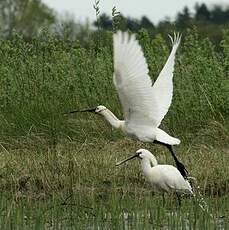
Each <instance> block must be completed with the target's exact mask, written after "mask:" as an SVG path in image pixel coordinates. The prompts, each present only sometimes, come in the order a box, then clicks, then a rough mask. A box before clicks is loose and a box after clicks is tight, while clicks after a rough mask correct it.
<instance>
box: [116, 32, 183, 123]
mask: <svg viewBox="0 0 229 230" xmlns="http://www.w3.org/2000/svg"><path fill="white" fill-rule="evenodd" d="M179 42H180V37H179V36H177V37H176V36H175V39H174V42H173V49H172V51H171V53H170V56H169V58H168V60H167V62H166V64H165V66H164V68H163V69H162V71H161V73H160V75H159V77H158V79H157V81H156V82H155V84H154V86H153V87H152V81H151V79H150V77H149V75H148V72H149V70H148V66H147V63H146V60H145V57H144V54H143V52H142V49H141V46H140V45H139V43H138V41H137V40H136V38H135V36H134V35H129V34H128V33H127V32H120V31H119V32H117V33H116V34H114V36H113V45H114V77H113V81H114V84H115V87H116V89H117V91H118V95H119V98H120V101H121V104H122V107H123V111H124V116H125V120H126V122H127V123H133V124H135V125H137V124H139V125H150V126H151V127H158V126H159V124H160V122H161V120H162V119H163V117H164V116H165V114H166V113H167V111H168V108H169V106H170V104H171V99H172V89H173V87H172V76H173V68H174V59H175V53H176V50H177V47H178V45H179Z"/></svg>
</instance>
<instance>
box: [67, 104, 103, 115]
mask: <svg viewBox="0 0 229 230" xmlns="http://www.w3.org/2000/svg"><path fill="white" fill-rule="evenodd" d="M106 109H107V108H106V107H105V106H103V105H98V106H96V107H93V108H89V109H82V110H74V111H71V112H69V113H78V112H81V113H82V112H91V113H98V114H100V113H101V112H102V111H104V110H106Z"/></svg>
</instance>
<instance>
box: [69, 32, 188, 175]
mask: <svg viewBox="0 0 229 230" xmlns="http://www.w3.org/2000/svg"><path fill="white" fill-rule="evenodd" d="M170 39H171V42H172V50H171V53H170V55H169V57H168V59H167V61H166V63H165V66H164V67H163V69H162V71H161V72H160V74H159V76H158V78H157V80H156V81H155V83H154V85H153V86H152V81H151V78H150V76H149V75H148V72H149V70H148V66H147V63H146V59H145V57H144V54H143V52H142V49H141V46H140V45H139V43H138V41H137V40H136V38H135V35H129V34H128V33H127V32H121V31H119V32H117V33H116V34H114V36H113V46H114V47H113V48H114V75H113V82H114V85H115V87H116V90H117V92H118V95H119V99H120V101H121V104H122V108H123V113H124V120H119V119H118V118H117V117H116V116H115V115H114V114H113V113H112V112H111V111H110V110H109V109H107V108H106V107H105V106H103V105H99V106H97V107H96V108H92V109H86V110H80V111H79V110H77V111H73V112H86V111H89V112H95V113H98V114H100V115H102V116H104V118H105V119H106V120H107V121H108V122H109V123H110V124H111V125H112V126H113V127H115V128H119V129H121V130H122V131H123V132H124V133H126V134H127V135H128V136H129V137H131V138H133V139H136V140H140V141H142V142H154V143H158V144H162V145H165V146H166V147H167V148H168V149H169V151H170V152H171V154H172V156H173V158H174V160H175V162H176V165H177V168H178V170H179V171H180V172H181V174H182V175H183V176H184V177H186V176H187V171H186V169H185V167H184V165H183V164H182V163H181V162H179V161H178V159H177V158H176V156H175V154H174V152H173V150H172V147H171V145H177V144H179V143H180V140H179V139H177V138H175V137H172V136H170V135H169V134H167V133H166V132H165V131H163V130H161V129H160V128H158V126H159V125H160V124H161V121H162V119H163V118H164V116H165V114H166V113H167V112H168V109H169V106H170V104H171V101H172V94H173V82H172V79H173V70H174V63H175V54H176V51H177V48H178V46H179V44H180V40H181V36H179V35H176V34H174V38H172V37H171V36H170Z"/></svg>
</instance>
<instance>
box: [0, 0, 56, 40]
mask: <svg viewBox="0 0 229 230" xmlns="http://www.w3.org/2000/svg"><path fill="white" fill-rule="evenodd" d="M54 21H55V14H54V12H53V10H51V9H50V8H49V7H47V6H46V5H45V4H43V3H42V2H41V0H0V29H1V33H2V35H3V36H6V37H9V36H11V34H12V32H13V30H15V31H17V32H18V33H20V34H22V35H23V36H24V37H26V38H31V37H33V36H35V35H37V33H38V32H39V31H40V30H41V28H42V27H43V26H49V25H51V24H52V23H53V22H54Z"/></svg>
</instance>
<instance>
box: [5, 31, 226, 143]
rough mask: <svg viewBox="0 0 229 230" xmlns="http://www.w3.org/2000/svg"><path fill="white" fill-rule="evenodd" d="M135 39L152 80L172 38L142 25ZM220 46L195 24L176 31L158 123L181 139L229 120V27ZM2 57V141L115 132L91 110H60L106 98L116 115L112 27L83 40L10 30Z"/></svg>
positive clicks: (118, 108) (81, 138) (78, 137)
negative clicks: (167, 97)
mask: <svg viewBox="0 0 229 230" xmlns="http://www.w3.org/2000/svg"><path fill="white" fill-rule="evenodd" d="M96 39H97V38H96ZM138 39H139V40H140V43H141V45H142V47H143V50H144V52H145V56H146V59H147V62H148V64H149V69H150V74H151V76H152V78H153V80H155V79H156V77H157V75H158V73H159V72H160V70H161V68H162V66H163V65H164V63H165V61H166V58H167V57H168V54H169V50H170V48H171V45H170V44H168V41H165V40H163V39H162V37H161V36H160V35H157V36H156V37H150V36H149V35H148V34H147V32H146V31H144V30H142V31H140V32H139V34H138ZM221 47H222V50H221V52H217V51H215V49H214V45H213V44H212V43H211V42H210V41H209V40H208V39H207V38H206V39H200V38H199V36H198V34H197V33H196V31H195V30H190V31H189V33H188V34H187V36H186V37H185V38H183V39H182V43H181V46H180V48H179V51H178V54H177V58H176V67H175V73H174V98H173V103H172V106H171V108H170V110H169V113H168V114H167V116H166V118H165V120H164V121H163V123H162V126H164V128H165V129H166V130H167V131H168V132H169V133H171V134H174V135H175V136H178V137H179V138H181V139H182V140H183V141H190V138H193V137H195V136H197V135H198V133H199V132H201V130H203V129H206V127H211V124H212V122H217V123H219V124H221V125H219V127H221V126H225V125H226V126H227V127H228V115H229V109H228V108H229V103H228V85H229V84H228V59H229V57H228V47H229V32H228V31H225V33H224V40H223V41H222V42H221ZM0 60H1V62H0V104H1V110H0V116H1V119H0V135H1V140H4V144H6V145H7V144H10V143H11V142H12V140H14V141H15V140H16V139H18V138H19V139H20V138H22V139H23V141H22V142H23V143H24V142H26V141H29V140H30V141H31V140H36V141H35V143H37V142H39V141H40V142H41V143H43V141H44V142H47V141H48V142H49V143H50V144H56V143H57V142H58V140H60V139H62V138H70V139H72V138H73V139H75V140H78V141H80V142H82V141H84V140H85V139H86V138H102V139H104V138H105V139H107V138H108V139H112V138H118V137H121V134H120V133H118V132H116V133H112V132H111V128H110V127H109V126H107V125H106V124H105V123H104V122H102V121H101V119H100V118H98V117H96V116H91V115H86V114H83V115H81V114H76V115H70V116H68V117H67V116H63V113H64V112H68V111H69V110H71V109H75V108H85V107H90V106H95V105H98V104H104V105H105V106H107V107H109V108H110V109H111V110H112V111H114V112H115V113H116V114H118V116H119V117H120V118H121V117H122V113H121V106H120V104H119V101H118V96H117V93H116V91H115V89H114V86H113V83H112V72H113V65H112V61H113V55H112V34H111V32H104V33H102V32H101V37H100V40H99V43H98V42H95V39H94V40H93V38H92V39H91V42H90V43H89V45H88V46H87V47H83V46H82V45H81V44H79V42H77V41H64V40H60V39H58V38H57V37H55V36H53V35H50V34H47V33H46V32H44V33H42V34H41V35H40V37H38V38H34V39H33V40H32V41H31V42H29V43H28V42H25V41H24V40H23V39H22V38H21V37H20V36H19V35H17V34H15V35H14V37H13V38H12V39H11V40H2V41H0ZM114 135H115V136H114ZM20 142H21V141H20ZM14 144H15V143H14Z"/></svg>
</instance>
